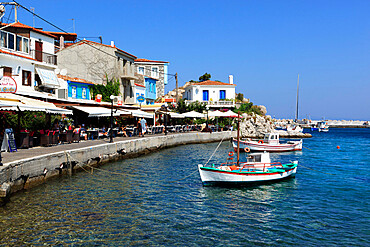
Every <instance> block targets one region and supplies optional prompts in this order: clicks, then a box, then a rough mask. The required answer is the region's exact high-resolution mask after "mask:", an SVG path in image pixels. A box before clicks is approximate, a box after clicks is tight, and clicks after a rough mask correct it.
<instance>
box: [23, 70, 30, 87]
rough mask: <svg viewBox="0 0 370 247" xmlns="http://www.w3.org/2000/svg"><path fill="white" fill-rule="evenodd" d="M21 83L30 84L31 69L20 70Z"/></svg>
mask: <svg viewBox="0 0 370 247" xmlns="http://www.w3.org/2000/svg"><path fill="white" fill-rule="evenodd" d="M22 85H23V86H31V71H26V70H22Z"/></svg>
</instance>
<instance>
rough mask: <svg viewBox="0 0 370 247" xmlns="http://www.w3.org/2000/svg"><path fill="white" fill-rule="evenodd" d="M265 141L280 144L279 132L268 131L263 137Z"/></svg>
mask: <svg viewBox="0 0 370 247" xmlns="http://www.w3.org/2000/svg"><path fill="white" fill-rule="evenodd" d="M263 142H266V143H269V144H279V134H278V133H267V134H265V137H264V138H263Z"/></svg>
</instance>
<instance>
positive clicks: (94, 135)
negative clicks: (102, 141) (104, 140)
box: [86, 129, 99, 140]
mask: <svg viewBox="0 0 370 247" xmlns="http://www.w3.org/2000/svg"><path fill="white" fill-rule="evenodd" d="M86 132H87V139H89V140H94V139H99V130H98V129H91V130H87V131H86Z"/></svg>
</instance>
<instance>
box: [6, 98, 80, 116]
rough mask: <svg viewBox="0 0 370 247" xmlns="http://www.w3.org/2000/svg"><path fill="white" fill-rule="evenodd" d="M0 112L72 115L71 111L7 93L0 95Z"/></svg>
mask: <svg viewBox="0 0 370 247" xmlns="http://www.w3.org/2000/svg"><path fill="white" fill-rule="evenodd" d="M0 110H2V111H43V112H46V113H51V114H73V112H72V111H71V110H66V109H62V108H58V107H56V106H55V105H54V104H53V103H49V102H44V101H41V100H36V99H31V98H27V97H23V96H20V95H15V94H8V93H4V94H0Z"/></svg>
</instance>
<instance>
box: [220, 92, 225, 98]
mask: <svg viewBox="0 0 370 247" xmlns="http://www.w3.org/2000/svg"><path fill="white" fill-rule="evenodd" d="M223 99H226V90H220V100H223Z"/></svg>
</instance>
